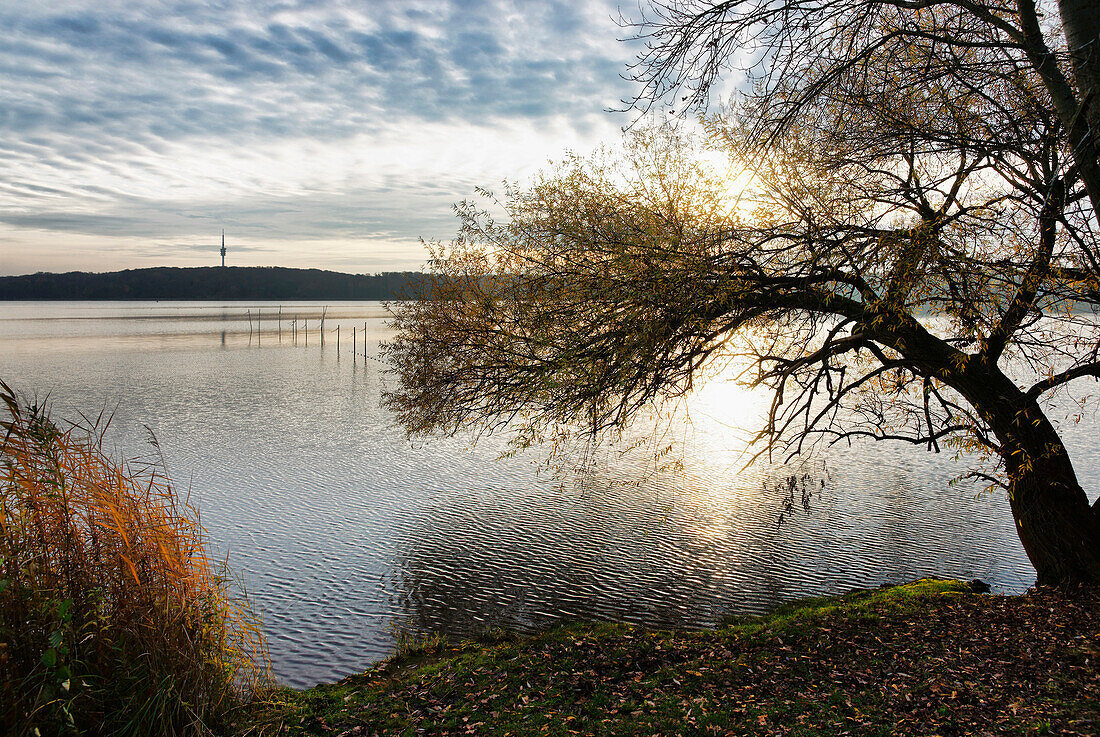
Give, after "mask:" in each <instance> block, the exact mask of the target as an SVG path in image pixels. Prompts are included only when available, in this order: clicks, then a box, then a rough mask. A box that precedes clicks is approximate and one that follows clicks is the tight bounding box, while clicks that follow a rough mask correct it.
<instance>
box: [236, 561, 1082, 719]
mask: <svg viewBox="0 0 1100 737" xmlns="http://www.w3.org/2000/svg"><path fill="white" fill-rule="evenodd" d="M406 653H407V654H405V655H399V656H395V657H394V658H392V659H390V660H388V661H386V662H383V663H381V664H379V665H378V666H376V667H374V668H372V669H371V670H369V671H367V672H366V673H363V674H360V675H356V676H351V677H349V678H345V679H344V680H342V681H340V682H339V683H336V684H331V685H324V686H318V687H316V688H313V689H309V690H306V691H301V692H298V691H291V690H285V689H284V690H279V691H276V692H273V694H272V696H271V698H270V699H269V700H268V701H267V703H265V704H261V705H260V706H259V707H258V708H257V709H256V711H255V712H254V713H253V715H252V717H251V719H250V720H249V721H248V722H247V723H246V724H244V725H242V727H241V729H240V731H241V733H242V734H257V735H259V734H287V735H333V736H334V737H335V736H343V737H355V736H357V735H363V736H365V735H374V734H378V735H420V734H439V735H444V734H454V735H461V734H478V735H501V736H503V735H563V736H564V735H572V734H581V735H587V734H594V735H596V734H599V735H602V734H608V735H680V734H683V735H688V734H691V735H741V734H789V735H837V734H861V735H894V734H912V735H944V736H947V735H961V734H1021V735H1023V734H1080V735H1086V734H1088V735H1094V734H1098V733H1100V668H1098V663H1100V600H1098V599H1097V597H1096V596H1095V594H1087V593H1084V594H1078V595H1074V596H1069V595H1066V594H1063V593H1058V592H1049V591H1042V592H1037V593H1031V594H1028V595H1025V596H1018V597H1004V596H989V595H981V594H976V593H973V592H972V590H971V588H970V586H969V585H968V584H964V583H960V582H957V581H932V580H924V581H918V582H914V583H912V584H907V585H904V586H898V587H892V588H884V589H877V590H872V591H861V592H855V593H852V594H849V595H847V596H842V597H834V598H820V599H809V600H804V601H800V602H796V603H794V604H790V605H787V606H783V607H781V608H779V609H778V610H776V611H775V612H773V613H772V614H770V615H768V616H765V617H744V618H740V619H738V620H737V621H735V622H733V623H731V624H729V625H727V626H724V627H722V628H719V629H716V630H712V631H706V632H664V631H651V630H643V629H637V628H633V627H628V626H620V625H609V624H575V625H570V626H565V627H559V628H556V629H553V630H550V631H548V632H545V633H543V634H540V635H538V636H535V637H530V638H514V637H509V636H507V635H503V634H501V633H493V634H492V636H491V637H489V638H487V639H485V640H483V641H478V642H464V643H457V644H450V643H447V642H446V641H444V640H442V639H439V638H436V639H433V640H430V641H427V646H426V647H417V646H411V645H409V644H408V643H407V644H406Z"/></svg>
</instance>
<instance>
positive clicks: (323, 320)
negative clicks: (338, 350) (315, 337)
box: [320, 307, 328, 348]
mask: <svg viewBox="0 0 1100 737" xmlns="http://www.w3.org/2000/svg"><path fill="white" fill-rule="evenodd" d="M326 312H328V307H322V308H321V330H320V333H321V347H322V348H324V347H325V313H326Z"/></svg>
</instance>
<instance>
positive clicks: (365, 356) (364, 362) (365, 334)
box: [363, 320, 367, 366]
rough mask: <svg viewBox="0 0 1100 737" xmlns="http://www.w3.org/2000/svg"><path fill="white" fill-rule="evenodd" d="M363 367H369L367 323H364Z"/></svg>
mask: <svg viewBox="0 0 1100 737" xmlns="http://www.w3.org/2000/svg"><path fill="white" fill-rule="evenodd" d="M363 365H364V366H366V365H367V321H366V320H364V321H363Z"/></svg>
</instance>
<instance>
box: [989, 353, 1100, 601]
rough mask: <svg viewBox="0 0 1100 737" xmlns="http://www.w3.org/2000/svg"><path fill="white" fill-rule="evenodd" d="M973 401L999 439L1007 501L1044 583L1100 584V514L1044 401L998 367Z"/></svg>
mask: <svg viewBox="0 0 1100 737" xmlns="http://www.w3.org/2000/svg"><path fill="white" fill-rule="evenodd" d="M982 384H984V386H983V387H982V389H981V390H980V391H979V392H977V393H978V394H980V395H981V396H980V397H975V399H977V401H976V402H975V407H977V408H978V410H979V412H981V413H982V414H983V416H985V417H986V419H987V421H988V422H989V423H990V427H991V428H992V430H993V432H994V433H995V434H996V435H997V438H998V439H999V440H1000V441H1001V456H1002V457H1003V458H1004V460H1005V465H1006V470H1007V472H1008V479H1009V492H1008V498H1009V504H1010V506H1011V509H1012V516H1013V518H1014V519H1015V521H1016V533H1017V534H1018V535H1019V536H1020V542H1021V543H1023V546H1024V550H1025V551H1026V552H1027V556H1028V558H1029V559H1030V560H1031V563H1032V565H1033V566H1035V572H1036V574H1037V576H1038V578H1037V583H1038V584H1039V585H1058V586H1075V585H1079V584H1087V585H1093V586H1095V585H1100V514H1098V510H1097V508H1095V507H1093V506H1091V505H1090V504H1089V499H1088V495H1087V494H1086V493H1085V491H1084V489H1082V488H1081V484H1080V483H1079V482H1078V481H1077V475H1076V473H1074V470H1073V464H1072V462H1071V461H1070V458H1069V454H1068V453H1067V452H1066V448H1065V446H1064V445H1063V444H1062V440H1061V438H1060V437H1059V436H1058V433H1057V431H1056V430H1055V429H1054V426H1053V425H1051V424H1050V421H1049V420H1047V418H1046V416H1045V415H1044V414H1043V411H1042V409H1041V408H1040V407H1039V405H1038V403H1037V402H1036V401H1035V400H1034V399H1031V398H1030V397H1028V396H1027V395H1026V394H1024V393H1023V392H1021V391H1020V390H1019V389H1018V388H1017V387H1016V386H1015V385H1014V384H1013V383H1012V382H1011V381H1010V380H1009V379H1007V378H1006V377H1005V376H1004V375H1003V374H1001V373H1000V371H998V370H996V369H993V371H992V372H990V374H988V375H987V377H986V379H985V380H984V381H982Z"/></svg>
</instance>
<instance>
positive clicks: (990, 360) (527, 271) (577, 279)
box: [388, 0, 1100, 583]
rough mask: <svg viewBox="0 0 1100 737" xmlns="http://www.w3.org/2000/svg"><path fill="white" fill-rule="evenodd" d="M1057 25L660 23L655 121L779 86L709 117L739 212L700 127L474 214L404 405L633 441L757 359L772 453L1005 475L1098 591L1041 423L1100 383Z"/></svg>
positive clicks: (797, 3)
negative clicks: (863, 441) (685, 397)
mask: <svg viewBox="0 0 1100 737" xmlns="http://www.w3.org/2000/svg"><path fill="white" fill-rule="evenodd" d="M1082 5H1084V6H1086V9H1085V11H1084V13H1085V16H1086V18H1085V20H1084V21H1081V22H1080V23H1078V24H1077V25H1081V23H1084V25H1085V26H1088V24H1089V22H1092V21H1089V17H1092V18H1093V19H1095V17H1096V16H1089V14H1088V8H1089V7H1091V8H1093V9H1095V3H1076V4H1074V3H1069V2H1067V3H1063V12H1062V16H1061V17H1062V18H1065V17H1066V14H1067V12H1068V13H1069V14H1070V15H1072V13H1073V12H1074V8H1075V7H1078V6H1082ZM1067 6H1070V7H1069V10H1068V11H1066V10H1065V8H1066V7H1067ZM1049 11H1050V8H1047V7H1045V6H1039V7H1036V6H1035V5H1033V4H1029V3H1027V2H1021V3H1019V4H1017V5H1014V6H1007V5H1006V6H1001V5H997V4H993V3H973V2H969V0H961V1H959V2H949V1H946V0H944V1H939V0H937V1H935V2H928V1H927V0H918V1H917V2H911V1H910V0H894V1H891V2H882V1H878V0H871V1H867V0H859V1H857V0H775V1H774V2H768V1H765V2H753V3H749V2H743V1H742V0H734V1H732V2H723V3H713V4H712V3H694V2H685V3H675V4H665V5H660V6H654V8H653V9H652V10H651V13H650V15H649V16H647V17H646V18H645V19H643V20H642V21H641V22H640V24H639V25H637V26H635V28H636V31H637V33H638V35H639V36H640V37H642V38H645V39H647V40H648V42H649V45H648V47H647V48H648V50H647V51H646V52H645V53H644V54H643V55H642V56H641V57H640V59H639V63H638V65H637V66H636V67H634V70H633V74H634V76H635V78H636V79H637V80H638V81H639V82H640V84H641V87H640V89H641V92H640V94H639V98H638V101H640V102H641V103H643V104H645V103H650V102H653V101H655V100H659V99H660V98H662V97H663V96H666V95H671V94H677V95H679V96H680V101H681V102H684V103H695V104H697V105H701V104H703V103H705V101H706V100H707V96H708V94H709V91H710V90H711V89H712V85H713V84H714V82H715V80H716V79H718V78H719V75H720V74H722V73H725V72H726V71H727V70H728V69H729V68H730V66H731V65H732V64H734V63H735V62H737V61H739V60H740V61H744V62H745V63H746V65H747V67H748V69H749V70H750V71H752V70H756V74H755V76H754V77H753V81H752V86H751V88H750V89H748V90H746V91H744V92H742V93H741V94H739V95H736V96H735V99H734V100H733V102H732V104H731V105H730V106H729V107H728V108H726V109H725V110H724V111H723V112H721V113H719V114H711V115H710V116H709V117H708V118H707V119H706V130H707V142H708V144H709V146H710V147H711V149H712V151H716V152H718V153H721V154H723V155H725V156H727V157H728V160H729V161H730V162H731V164H732V165H733V167H735V169H736V170H738V171H743V172H745V174H743V175H742V179H741V182H740V184H741V185H744V192H741V193H740V199H736V196H737V195H738V187H734V186H731V182H730V181H728V178H724V177H722V176H718V175H716V174H715V173H714V172H712V171H709V170H708V169H707V167H706V166H705V165H704V164H703V163H702V162H701V159H700V157H699V156H698V155H697V153H698V152H697V151H693V150H692V147H691V146H690V145H689V144H688V143H687V142H685V140H684V138H683V136H681V135H679V134H678V133H677V132H676V131H675V130H674V129H672V128H668V127H660V126H658V127H656V128H653V127H645V126H642V127H640V128H638V129H637V130H635V131H634V132H633V133H631V134H629V137H628V140H627V141H626V144H625V147H624V150H623V153H622V154H621V155H620V156H618V157H617V158H616V157H614V156H610V157H608V156H601V157H595V158H592V159H589V160H584V159H581V158H579V157H572V158H569V159H567V160H566V161H565V162H563V163H562V164H561V165H559V166H558V167H557V168H555V169H553V170H551V171H549V172H547V173H546V174H544V175H543V177H542V178H541V179H539V180H538V181H536V182H535V183H534V184H532V185H531V186H530V187H527V188H522V189H514V190H511V191H508V192H506V193H505V196H504V197H503V198H502V199H501V200H500V202H499V203H498V204H499V205H501V206H502V207H503V208H504V210H505V212H506V216H505V217H503V218H498V219H494V218H493V217H492V216H491V215H490V213H489V212H488V211H487V210H486V209H484V208H481V207H479V206H477V205H476V204H474V203H466V204H465V205H463V206H462V207H460V208H459V215H460V218H461V222H462V226H461V230H460V233H459V236H458V238H457V239H456V240H455V241H454V242H453V243H451V244H448V245H446V246H443V245H440V246H437V247H436V251H435V253H434V254H433V256H434V258H433V262H432V263H433V266H434V269H435V270H436V272H437V274H438V275H439V276H440V277H445V278H441V279H438V280H437V282H436V283H437V285H438V287H439V288H438V290H437V293H436V294H435V295H434V297H435V299H432V300H429V301H424V302H420V303H416V304H410V305H407V306H405V307H403V308H401V309H400V310H399V311H398V313H397V315H396V322H397V327H398V330H399V333H398V337H397V338H396V340H395V341H394V342H393V343H392V344H391V346H390V348H389V351H390V359H391V361H392V362H393V365H394V367H395V370H396V372H397V375H398V378H399V380H400V381H399V385H398V388H397V389H396V390H395V391H394V392H392V393H391V394H390V395H389V398H388V401H389V403H390V405H391V406H392V407H393V408H394V409H395V410H396V411H397V412H398V414H399V416H400V417H401V419H402V420H403V422H404V423H405V424H406V426H407V427H408V428H409V429H410V431H412V432H431V431H437V430H443V431H455V430H457V429H459V428H461V427H464V426H468V425H477V426H482V427H484V426H491V427H492V426H500V425H503V424H504V423H511V426H512V427H513V428H517V430H518V433H519V438H520V442H521V443H522V442H527V441H530V440H534V439H537V438H539V437H542V436H545V435H547V434H550V433H554V432H558V431H559V429H560V428H561V427H565V426H576V427H584V428H587V429H588V430H589V431H595V432H599V431H603V430H612V431H613V430H614V429H616V428H620V427H622V426H623V425H624V424H625V423H627V422H629V420H630V419H631V418H632V417H634V416H635V415H637V414H638V413H639V412H640V411H641V410H642V409H644V408H645V407H646V406H647V405H648V404H649V403H651V402H653V401H654V400H657V399H660V398H662V397H669V396H676V395H678V394H681V393H683V392H686V391H688V390H690V388H691V386H692V383H693V379H694V378H695V377H696V376H697V375H698V372H699V370H700V369H701V367H703V366H705V365H706V364H707V363H708V362H709V361H712V360H714V359H715V358H716V357H718V356H722V355H731V354H740V355H743V356H747V357H748V358H749V359H751V361H752V365H753V369H752V370H751V371H750V372H748V373H746V374H745V375H744V377H743V378H744V379H745V380H746V381H748V382H750V383H753V384H755V385H758V386H764V387H767V388H768V389H769V390H770V391H771V393H772V397H773V399H772V404H771V408H770V413H769V416H768V420H767V422H766V424H765V426H764V427H763V428H761V430H760V433H759V435H758V440H759V441H760V442H761V443H762V445H763V447H765V448H772V449H785V450H787V451H789V452H793V453H798V452H801V451H802V450H803V449H804V448H805V447H806V444H807V443H808V442H812V441H814V440H815V439H820V438H824V439H827V440H836V439H844V438H851V437H853V436H866V437H871V438H875V439H883V440H885V439H895V440H903V441H908V442H912V443H915V444H920V445H925V446H927V447H928V448H930V449H933V450H939V449H940V448H941V447H942V446H943V445H945V444H949V445H953V446H954V447H959V448H967V449H978V450H983V451H984V452H986V453H987V454H988V457H989V459H990V464H989V466H988V467H987V468H985V469H983V470H980V471H978V472H977V475H978V476H980V477H982V478H984V479H986V480H988V481H990V482H992V483H997V484H1000V485H1003V486H1004V487H1005V488H1006V489H1007V492H1008V496H1009V501H1010V505H1011V509H1012V513H1013V516H1014V517H1015V520H1016V525H1017V530H1018V532H1019V535H1020V539H1021V541H1022V542H1023V544H1024V547H1025V549H1026V551H1027V553H1028V555H1029V557H1030V559H1031V561H1032V563H1033V564H1034V565H1035V567H1036V570H1037V572H1038V575H1039V580H1040V582H1042V583H1073V582H1091V583H1100V501H1098V502H1097V503H1095V504H1091V503H1090V501H1089V498H1088V495H1087V494H1086V493H1085V491H1084V490H1083V489H1082V488H1081V486H1080V484H1079V483H1078V481H1077V478H1076V475H1075V473H1074V470H1073V466H1072V463H1071V462H1070V459H1069V456H1068V454H1067V452H1066V450H1065V447H1064V446H1063V444H1062V442H1061V439H1060V437H1059V434H1058V431H1057V429H1056V427H1055V425H1054V424H1053V423H1052V422H1051V421H1050V419H1049V418H1048V417H1047V415H1046V414H1045V412H1044V409H1043V406H1044V405H1043V403H1042V402H1043V400H1044V398H1045V396H1046V395H1047V394H1048V393H1050V392H1052V391H1055V390H1059V389H1061V388H1064V387H1066V386H1067V385H1069V384H1070V383H1071V382H1074V381H1076V380H1079V379H1083V378H1086V377H1091V378H1096V377H1098V376H1100V329H1098V325H1100V321H1098V320H1097V318H1096V316H1095V314H1094V313H1093V311H1092V307H1093V306H1095V305H1097V304H1100V250H1098V249H1100V241H1098V238H1097V234H1098V230H1100V228H1098V223H1097V212H1098V208H1097V207H1096V203H1097V202H1100V197H1097V195H1100V189H1097V188H1095V187H1094V186H1093V184H1095V183H1097V182H1100V180H1097V181H1095V182H1094V181H1093V178H1092V177H1093V175H1094V174H1095V171H1094V170H1095V169H1096V168H1097V166H1098V162H1097V160H1096V147H1095V144H1094V137H1093V133H1092V131H1093V130H1100V127H1096V128H1094V127H1093V122H1092V120H1093V115H1092V111H1093V109H1094V108H1093V107H1092V99H1093V96H1094V95H1093V92H1094V90H1096V89H1098V87H1097V86H1096V85H1095V84H1094V82H1093V81H1090V80H1092V79H1093V78H1092V77H1090V76H1089V74H1090V73H1091V72H1090V69H1092V67H1091V66H1090V64H1094V62H1095V59H1094V57H1092V56H1089V54H1091V53H1093V52H1092V51H1090V50H1089V49H1088V48H1084V47H1087V46H1088V44H1087V43H1086V44H1084V46H1082V44H1081V43H1079V42H1077V41H1075V40H1074V38H1075V36H1074V35H1073V33H1071V29H1072V28H1074V27H1076V26H1074V25H1073V23H1072V22H1062V23H1059V22H1058V21H1057V19H1056V17H1055V16H1053V15H1052V14H1050V13H1049ZM1044 13H1046V14H1045V15H1044ZM1078 15H1080V13H1078ZM1076 20H1077V21H1080V20H1081V19H1080V18H1079V17H1078V18H1077V19H1076ZM1095 25H1096V24H1095V23H1093V26H1095ZM1089 32H1091V31H1089ZM1091 38H1093V41H1092V46H1091V47H1090V48H1092V49H1095V48H1096V47H1097V46H1100V39H1097V38H1096V37H1095V35H1094V36H1092V37H1091ZM1066 39H1069V40H1068V41H1067V40H1066ZM1082 54H1084V58H1083V59H1082ZM1070 108H1072V109H1070ZM1067 110H1068V112H1069V114H1068V115H1067ZM1090 147H1091V148H1090ZM1090 172H1091V173H1090ZM748 203H751V204H752V207H746V205H747V204H748Z"/></svg>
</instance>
